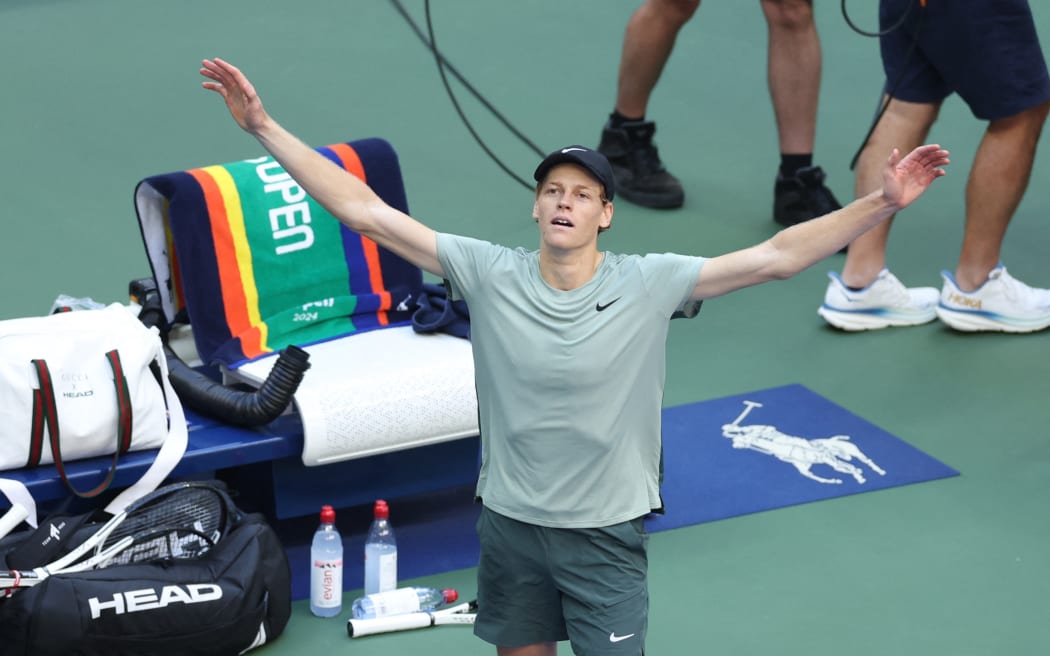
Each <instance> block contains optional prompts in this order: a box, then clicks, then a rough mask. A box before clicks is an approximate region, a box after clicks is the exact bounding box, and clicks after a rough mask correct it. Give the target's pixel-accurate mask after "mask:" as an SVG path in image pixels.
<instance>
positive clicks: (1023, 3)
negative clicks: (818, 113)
mask: <svg viewBox="0 0 1050 656" xmlns="http://www.w3.org/2000/svg"><path fill="white" fill-rule="evenodd" d="M909 6H911V9H910V12H909ZM905 13H908V16H907V19H905V23H904V25H903V26H902V27H901V28H900V29H897V30H894V31H892V32H891V33H890V34H888V35H885V36H883V37H881V38H880V40H879V46H880V50H881V52H882V65H883V69H884V70H885V72H886V89H885V91H886V93H889V94H891V95H892V96H893V97H894V98H898V99H900V100H906V101H909V102H916V103H934V104H936V103H940V101H942V100H944V99H945V98H947V97H948V96H949V95H951V94H952V93H957V94H959V97H960V98H962V99H963V100H964V101H965V102H966V104H967V105H969V107H970V111H972V112H973V114H974V116H976V117H977V118H979V119H983V120H989V121H990V120H995V119H1000V118H1006V117H1008V116H1013V115H1015V114H1018V113H1019V112H1022V111H1024V110H1026V109H1029V108H1031V107H1034V106H1036V105H1039V104H1041V103H1043V102H1045V101H1047V100H1050V76H1048V75H1047V68H1046V59H1045V58H1044V56H1043V50H1042V48H1041V47H1040V45H1039V37H1038V35H1037V34H1036V30H1035V22H1034V21H1033V19H1032V11H1031V9H1030V8H1029V6H1028V2H1027V0H926V7H925V8H923V7H921V6H920V4H919V0H881V2H880V3H879V23H880V26H881V29H882V30H883V31H885V30H887V29H888V28H889V27H891V26H893V25H895V24H896V23H897V22H898V21H899V20H900V19H901V16H904V15H905ZM916 32H918V40H917V41H916ZM913 44H914V51H912V46H913ZM909 53H910V54H909Z"/></svg>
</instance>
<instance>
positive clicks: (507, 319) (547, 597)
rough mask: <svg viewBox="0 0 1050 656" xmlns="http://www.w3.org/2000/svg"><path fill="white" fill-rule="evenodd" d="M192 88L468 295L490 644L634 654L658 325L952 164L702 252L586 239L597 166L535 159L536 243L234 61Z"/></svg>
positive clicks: (600, 177)
mask: <svg viewBox="0 0 1050 656" xmlns="http://www.w3.org/2000/svg"><path fill="white" fill-rule="evenodd" d="M200 72H201V74H202V75H203V76H205V77H206V78H208V79H207V80H206V81H205V82H204V83H203V86H204V88H205V89H210V90H212V91H216V92H217V93H219V94H220V95H221V96H222V97H223V99H224V100H225V101H226V105H227V107H228V108H229V111H230V113H231V114H232V116H233V118H234V120H235V121H236V122H237V124H238V125H240V126H241V128H243V129H244V130H245V131H247V132H248V133H249V134H251V135H252V136H254V137H255V138H256V139H258V141H259V143H261V144H262V145H263V147H265V148H266V150H267V151H269V152H270V154H272V155H273V157H274V158H275V159H276V160H277V161H278V162H279V163H280V164H281V165H282V166H283V167H284V168H285V170H286V171H287V172H288V173H289V174H291V176H292V177H293V178H294V179H295V180H296V181H297V182H298V183H299V184H300V185H302V187H303V188H304V189H305V190H306V191H307V193H309V194H310V195H311V196H312V197H313V198H314V199H315V200H316V201H317V202H319V203H320V204H321V205H322V206H324V207H325V209H327V210H328V211H329V212H330V213H331V214H332V215H333V216H335V217H336V218H337V219H339V220H340V221H341V222H343V223H344V224H345V225H346V226H348V227H349V228H350V229H351V230H353V231H355V232H357V233H360V234H362V235H364V236H366V237H369V238H371V239H372V240H374V241H375V242H377V243H378V244H379V245H381V246H383V247H385V248H387V249H389V250H391V251H393V252H395V253H397V254H398V255H400V256H401V257H403V258H405V259H406V260H408V261H409V262H412V263H413V264H415V265H417V266H419V267H420V268H422V269H424V270H426V271H429V272H430V273H432V274H434V275H437V276H440V277H442V278H444V279H445V280H447V281H448V284H449V287H450V294H451V295H452V296H453V298H458V299H463V300H465V301H466V302H467V304H468V306H469V307H470V320H471V344H472V347H473V351H474V364H475V371H476V377H477V381H476V382H477V390H478V408H479V415H480V426H481V445H482V463H481V472H480V477H479V480H478V485H477V498H478V499H479V500H480V501H481V503H482V512H481V517H480V519H479V521H478V534H479V538H480V542H481V559H480V563H479V566H478V595H477V596H478V618H477V623H476V624H475V627H474V632H475V634H477V635H478V636H480V637H481V638H482V639H484V640H486V641H488V642H490V643H493V644H495V645H496V646H497V653H498V654H500V655H501V656H541V655H543V656H550V655H553V654H555V653H556V651H557V643H558V641H563V640H570V641H571V643H572V648H573V651H574V652H575V653H576V654H641V653H643V651H644V642H645V635H646V627H647V624H648V604H649V595H648V589H647V558H646V549H647V543H648V536H647V534H646V530H645V526H644V524H643V518H644V517H645V515H647V514H648V513H650V512H662V510H663V502H662V500H661V498H660V488H659V483H660V450H661V445H660V418H661V410H662V397H663V387H664V370H665V348H666V346H665V343H666V338H667V331H668V321H669V320H670V319H672V318H674V317H676V316H684V317H692V316H695V315H696V313H697V311H698V310H699V309H700V303H701V302H702V301H703V300H704V299H705V298H711V297H715V296H720V295H722V294H726V293H728V292H731V291H733V290H736V289H740V288H742V287H747V286H750V285H756V284H758V283H762V282H766V281H769V280H781V279H784V278H789V277H791V276H793V275H794V274H796V273H798V272H799V271H802V270H803V269H805V268H806V267H808V266H810V265H812V264H814V263H816V262H818V261H820V260H822V259H824V258H825V257H828V256H830V255H832V254H833V253H836V252H838V250H839V249H841V248H842V247H843V246H845V245H846V244H847V243H849V242H850V241H851V240H852V239H854V238H855V237H856V236H857V235H860V234H861V233H863V232H864V231H866V230H868V229H870V228H872V227H873V226H875V225H878V224H879V223H880V222H882V221H884V220H885V219H886V218H887V217H889V216H891V215H893V214H894V213H895V212H897V211H899V210H900V209H902V208H904V207H906V206H907V205H908V204H910V203H911V202H912V201H914V200H915V199H916V198H917V197H918V196H919V195H920V194H922V193H923V191H925V190H926V188H927V187H929V185H930V184H931V183H932V182H933V181H934V180H935V179H936V178H938V177H939V176H941V175H944V169H943V166H945V165H946V164H947V163H948V153H947V151H945V150H943V149H941V148H940V147H939V146H936V145H927V146H922V147H919V148H916V149H915V150H914V151H912V152H911V153H910V154H908V155H907V156H906V157H903V158H902V157H900V155H899V153H898V152H897V151H896V150H894V152H893V153H892V154H890V155H889V158H888V160H887V161H886V163H885V166H884V167H883V171H882V188H881V189H879V190H878V191H874V192H872V193H871V194H868V195H867V196H864V197H863V198H859V199H857V200H856V201H854V202H853V203H851V204H850V205H848V206H847V207H844V208H842V209H840V210H838V211H835V212H833V213H831V214H829V215H826V216H823V217H820V218H817V219H814V220H812V221H807V222H804V223H801V224H799V225H797V226H793V227H790V228H786V229H784V230H782V231H780V232H779V233H777V234H775V235H774V236H773V237H772V238H770V239H769V240H767V241H764V242H762V243H761V244H758V245H757V246H753V247H751V248H747V249H744V250H740V251H736V252H733V253H728V254H726V255H720V256H718V257H711V258H704V257H697V256H690V255H676V254H659V255H645V256H640V255H622V254H617V253H610V252H604V251H601V250H599V249H598V235H599V233H601V232H602V231H604V230H607V229H608V228H609V227H610V226H611V225H612V219H613V197H614V195H615V192H616V190H615V183H614V179H613V175H612V170H611V169H610V167H609V163H608V161H607V160H606V159H605V157H604V156H603V155H601V154H600V153H598V152H596V151H593V150H591V149H589V148H585V147H583V146H570V147H567V148H562V149H560V150H558V151H555V152H553V153H551V154H550V155H549V156H548V157H546V158H545V159H544V160H543V161H542V162H540V164H539V166H538V167H537V168H536V172H535V178H536V181H537V186H536V197H535V202H534V204H533V207H532V216H533V218H534V219H535V220H536V223H537V225H538V229H539V248H538V249H537V250H534V251H528V250H525V249H511V248H505V247H502V246H498V245H496V244H491V243H488V242H484V241H480V240H477V239H471V238H469V237H461V236H457V235H452V234H443V233H438V232H435V231H434V230H432V229H430V228H428V227H427V226H425V225H423V224H422V223H419V222H418V221H416V220H415V219H413V218H412V217H410V216H408V215H406V214H404V213H402V212H400V211H398V210H396V209H394V208H392V207H390V206H388V205H387V204H386V203H384V202H383V201H382V200H381V199H380V198H379V197H378V196H377V195H376V194H375V193H374V192H373V191H372V190H371V189H370V188H369V187H368V186H367V185H366V184H365V183H363V182H361V181H360V180H358V179H357V178H355V177H354V176H353V175H351V174H349V173H347V172H346V171H344V170H343V169H341V168H339V167H337V166H334V165H333V164H332V163H331V162H330V161H328V160H327V159H325V158H324V157H323V156H322V155H320V154H319V153H317V152H316V151H315V150H314V149H313V148H311V147H309V146H307V145H306V144H304V143H303V142H302V141H300V140H299V139H297V138H296V137H295V136H293V135H292V134H291V133H289V132H288V131H286V130H285V129H284V128H282V127H281V126H280V125H279V124H278V123H277V122H276V121H275V120H274V119H273V118H272V117H270V116H269V115H268V114H267V112H266V111H265V110H264V108H263V104H262V102H261V100H260V99H259V96H258V94H257V93H256V91H255V89H254V87H253V86H252V84H251V83H250V82H249V81H248V79H247V78H246V77H245V76H244V74H242V73H241V71H240V70H238V69H237V68H236V67H234V66H233V65H231V64H229V63H228V62H225V61H223V60H221V59H213V60H205V61H204V62H203V65H202V68H201V71H200Z"/></svg>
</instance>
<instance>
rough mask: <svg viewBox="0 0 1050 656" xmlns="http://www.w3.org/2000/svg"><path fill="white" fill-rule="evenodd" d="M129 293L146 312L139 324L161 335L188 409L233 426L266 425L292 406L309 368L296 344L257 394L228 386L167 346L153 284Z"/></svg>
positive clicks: (142, 283) (137, 285) (171, 376)
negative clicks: (155, 329)
mask: <svg viewBox="0 0 1050 656" xmlns="http://www.w3.org/2000/svg"><path fill="white" fill-rule="evenodd" d="M130 290H131V297H132V298H133V299H134V300H136V301H137V302H138V303H139V305H140V306H141V308H142V310H141V311H140V312H139V320H140V321H142V323H144V324H145V325H146V326H150V327H154V326H155V327H156V328H157V330H159V331H160V335H161V341H162V343H163V347H164V358H165V359H166V360H167V363H168V380H169V381H171V387H172V389H174V390H175V394H177V395H178V397H179V401H181V402H182V405H183V406H185V407H187V408H189V409H190V410H193V411H194V412H197V413H199V414H202V415H204V416H206V417H211V418H213V419H218V420H220V421H223V422H225V423H228V424H233V425H236V426H262V425H265V424H268V423H270V422H271V421H273V420H274V419H277V417H279V416H280V415H281V413H282V412H284V411H285V409H286V408H287V407H288V404H289V403H291V402H292V398H293V396H294V395H295V391H296V390H297V389H299V384H300V383H302V381H303V376H304V375H305V374H306V370H307V369H309V368H310V362H309V360H310V354H309V353H307V352H306V351H304V350H303V349H301V348H299V347H298V346H295V345H289V346H286V347H285V348H284V349H282V350H281V351H280V354H279V355H278V357H277V362H275V363H274V365H273V369H271V370H270V373H269V374H268V375H267V377H266V380H264V381H263V383H262V385H261V386H260V387H259V389H257V390H252V391H246V390H244V389H240V388H238V387H232V386H229V385H225V384H223V383H220V382H218V381H216V380H215V379H213V378H210V377H209V376H207V375H205V374H203V373H201V372H200V371H198V370H196V369H194V368H193V367H191V366H189V365H188V364H186V363H185V362H184V361H183V360H182V358H180V357H179V355H178V354H177V353H176V352H175V351H174V350H173V349H172V348H171V346H169V345H168V332H169V326H168V323H167V320H166V319H165V317H164V310H163V309H162V308H161V304H160V296H159V294H157V292H156V285H155V283H153V280H152V279H150V278H147V279H143V280H135V281H132V283H131V287H130Z"/></svg>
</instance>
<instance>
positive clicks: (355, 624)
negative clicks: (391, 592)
mask: <svg viewBox="0 0 1050 656" xmlns="http://www.w3.org/2000/svg"><path fill="white" fill-rule="evenodd" d="M432 624H433V618H432V617H431V615H430V613H402V614H400V615H390V616H388V617H372V618H368V619H360V620H355V619H352V618H351V619H349V620H347V622H346V632H347V633H348V634H350V637H351V638H360V637H361V636H366V635H373V634H376V633H390V632H392V631H408V630H409V629H422V628H425V627H428V626H431V625H432Z"/></svg>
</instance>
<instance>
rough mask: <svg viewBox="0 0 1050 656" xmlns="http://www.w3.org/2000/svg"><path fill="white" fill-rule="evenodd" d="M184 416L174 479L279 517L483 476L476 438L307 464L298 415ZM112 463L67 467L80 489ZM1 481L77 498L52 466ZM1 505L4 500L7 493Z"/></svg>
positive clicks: (145, 459) (138, 457)
mask: <svg viewBox="0 0 1050 656" xmlns="http://www.w3.org/2000/svg"><path fill="white" fill-rule="evenodd" d="M186 417H187V423H188V425H189V445H188V447H187V449H186V453H185V455H184V456H183V457H182V459H181V460H180V461H179V464H178V465H177V466H176V467H175V469H174V470H173V471H172V474H171V476H170V478H173V479H182V478H193V477H200V476H213V475H218V476H219V477H220V478H223V479H224V480H227V481H228V482H230V483H231V485H233V486H234V487H235V488H236V489H237V490H238V491H239V492H240V494H241V496H242V497H243V498H245V499H246V500H250V503H251V504H252V505H254V506H258V507H259V509H261V510H264V511H265V512H267V514H269V515H270V516H271V517H273V518H275V519H286V518H291V517H300V516H304V515H309V514H313V513H315V512H317V509H318V508H320V506H321V505H322V504H333V505H335V506H337V507H348V506H355V505H359V504H365V503H369V502H371V501H373V500H375V499H377V498H391V499H396V498H399V497H405V496H411V495H414V494H419V493H423V492H428V491H434V490H440V489H446V488H449V487H455V486H459V485H466V484H470V483H473V482H474V481H475V479H476V477H477V467H478V449H479V444H478V440H479V438H477V437H469V438H462V439H457V440H452V441H449V442H443V443H440V444H433V445H428V446H422V447H417V448H413V449H406V450H403V451H395V452H390V453H385V454H381V455H375V456H370V457H366V458H360V459H356V460H347V461H344V462H339V463H333V464H329V465H324V466H320V467H306V466H304V465H303V464H302V460H301V457H300V456H301V454H302V445H303V437H302V426H301V425H300V424H299V420H298V418H297V417H296V416H295V415H293V414H289V415H284V416H282V417H279V418H278V419H277V420H276V421H274V422H272V423H270V424H269V425H267V426H265V427H261V428H252V429H249V428H240V427H237V426H231V425H227V424H223V423H221V422H219V421H216V420H214V419H209V418H206V417H202V416H200V415H198V414H196V413H194V412H192V411H188V410H187V411H186ZM155 453H156V452H155V451H153V450H149V451H136V452H133V453H129V454H126V455H124V456H122V457H121V458H120V460H119V464H118V467H117V472H116V474H115V476H114V479H113V485H112V487H113V488H114V489H120V488H123V487H127V486H128V485H131V484H132V483H134V482H135V481H137V480H138V479H139V478H140V477H141V476H142V474H143V473H144V472H145V471H146V469H147V468H148V467H149V465H150V464H151V463H152V462H153V456H154V454H155ZM111 464H112V458H111V457H108V456H107V457H99V458H90V459H86V460H78V461H75V462H71V463H67V464H66V473H67V476H68V477H69V479H70V481H71V482H72V483H73V485H75V486H76V487H77V488H78V489H89V488H91V487H93V486H95V485H97V484H98V483H99V482H100V481H101V480H102V479H103V478H104V477H105V475H106V473H107V472H108V471H109V468H110V465H111ZM0 476H3V477H5V478H13V479H16V480H19V481H21V482H23V483H24V484H25V485H26V487H27V488H29V491H30V492H31V493H32V495H33V498H34V499H35V500H36V501H37V503H38V504H40V506H41V507H44V508H46V507H47V506H48V505H52V504H53V503H56V502H60V501H62V500H65V499H67V498H68V497H69V496H70V495H71V492H70V491H69V489H68V488H67V487H66V485H65V483H64V482H63V481H62V480H61V478H60V477H59V474H58V471H57V469H56V468H55V467H54V466H53V465H47V466H41V467H35V468H27V469H17V470H9V471H5V472H0ZM0 503H6V500H5V499H3V497H2V496H0Z"/></svg>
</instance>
